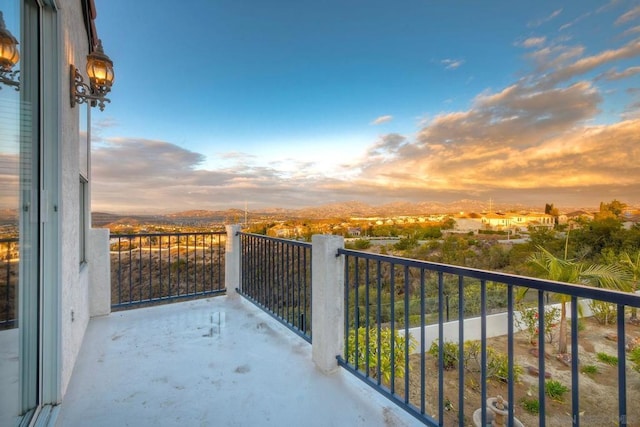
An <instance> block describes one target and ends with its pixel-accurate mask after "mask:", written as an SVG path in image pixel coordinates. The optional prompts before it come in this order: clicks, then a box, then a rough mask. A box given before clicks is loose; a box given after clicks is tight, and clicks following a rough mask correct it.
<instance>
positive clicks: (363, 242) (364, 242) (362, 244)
mask: <svg viewBox="0 0 640 427" xmlns="http://www.w3.org/2000/svg"><path fill="white" fill-rule="evenodd" d="M353 247H354V248H356V249H360V250H362V249H369V248H370V247H371V241H370V240H369V239H358V240H356V241H355V242H353Z"/></svg>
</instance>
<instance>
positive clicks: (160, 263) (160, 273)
mask: <svg viewBox="0 0 640 427" xmlns="http://www.w3.org/2000/svg"><path fill="white" fill-rule="evenodd" d="M162 237H163V236H162V235H160V236H158V280H159V281H160V286H159V289H160V297H162V295H164V286H163V284H162Z"/></svg>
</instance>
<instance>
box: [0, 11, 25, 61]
mask: <svg viewBox="0 0 640 427" xmlns="http://www.w3.org/2000/svg"><path fill="white" fill-rule="evenodd" d="M19 60H20V51H19V50H18V40H16V38H15V37H13V34H11V33H10V32H9V30H7V27H6V26H5V24H4V19H3V17H2V12H0V68H2V69H3V70H4V71H11V69H12V68H13V66H14V65H16V64H17V63H18V61H19Z"/></svg>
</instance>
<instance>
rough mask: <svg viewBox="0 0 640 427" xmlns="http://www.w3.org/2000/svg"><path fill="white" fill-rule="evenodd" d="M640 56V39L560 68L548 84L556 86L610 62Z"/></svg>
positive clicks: (549, 78) (552, 74)
mask: <svg viewBox="0 0 640 427" xmlns="http://www.w3.org/2000/svg"><path fill="white" fill-rule="evenodd" d="M638 55H640V39H637V40H633V41H630V42H629V43H627V44H626V45H624V46H622V47H620V48H618V49H609V50H605V51H603V52H600V53H598V54H595V55H591V56H587V57H584V58H581V59H579V60H577V61H575V62H572V63H570V64H568V65H563V66H560V67H558V68H557V69H556V70H555V71H554V72H553V73H551V74H550V75H549V76H548V79H547V80H548V81H547V83H550V84H556V83H558V82H561V81H565V80H569V79H571V78H573V77H576V76H579V75H582V74H585V73H587V72H589V71H591V70H593V69H595V68H597V67H600V66H603V65H605V64H608V63H610V62H614V61H617V60H621V59H629V58H633V57H636V56H638ZM563 62H564V61H563Z"/></svg>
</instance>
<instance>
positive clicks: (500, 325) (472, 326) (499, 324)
mask: <svg viewBox="0 0 640 427" xmlns="http://www.w3.org/2000/svg"><path fill="white" fill-rule="evenodd" d="M589 303H590V300H580V301H578V304H579V305H580V307H581V309H580V310H578V312H580V311H581V312H582V316H581V317H591V316H592V315H593V314H592V312H591V309H590V308H589ZM551 307H557V308H558V310H560V309H561V304H551V305H548V306H547V308H551ZM566 308H567V319H570V318H571V303H567V307H566ZM513 318H514V325H513V328H514V329H513V330H514V332H520V331H521V330H522V329H523V328H518V322H517V320H519V318H520V312H519V311H516V312H514V313H513ZM486 319H487V338H493V337H499V336H502V335H507V330H508V327H509V322H508V316H507V313H506V312H504V313H497V314H490V315H487V317H486ZM463 322H464V340H465V341H474V340H480V338H481V333H482V331H481V327H480V326H481V318H480V317H472V318H470V319H465V320H464V321H463ZM458 327H459V322H458V321H457V320H454V321H451V322H445V323H444V324H443V328H444V331H443V332H444V341H450V342H455V343H458V342H459V341H460V339H459V333H458V332H459V329H458ZM424 330H425V345H424V348H425V350H429V347H430V346H431V344H432V343H433V342H434V341H436V340H437V339H438V325H437V324H435V325H427V326H425V328H424ZM404 332H405V331H404V328H403V329H399V330H398V333H399V334H400V335H402V336H404ZM409 335H411V336H412V337H413V338H414V339H415V342H416V343H417V345H416V347H415V348H414V350H413V352H412V354H415V353H419V352H420V348H421V346H420V341H421V340H420V327H415V328H409Z"/></svg>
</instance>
